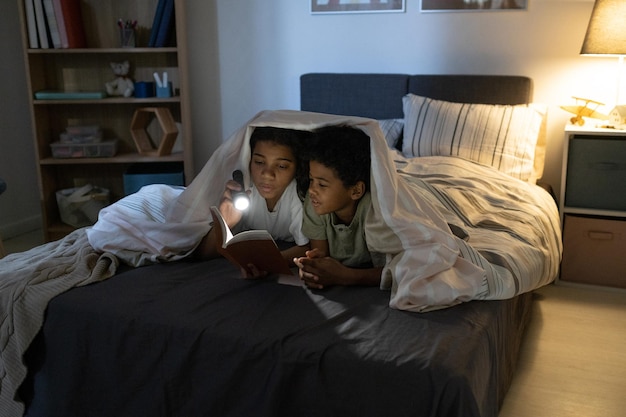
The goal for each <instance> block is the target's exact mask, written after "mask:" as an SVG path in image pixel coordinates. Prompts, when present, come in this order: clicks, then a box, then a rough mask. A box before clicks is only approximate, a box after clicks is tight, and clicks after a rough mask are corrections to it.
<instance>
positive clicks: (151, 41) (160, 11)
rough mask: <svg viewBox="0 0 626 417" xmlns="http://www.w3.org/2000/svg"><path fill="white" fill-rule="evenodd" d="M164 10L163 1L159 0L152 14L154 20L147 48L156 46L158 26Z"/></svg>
mask: <svg viewBox="0 0 626 417" xmlns="http://www.w3.org/2000/svg"><path fill="white" fill-rule="evenodd" d="M164 8H165V0H159V2H158V3H157V7H156V11H155V12H154V19H152V29H150V39H149V40H148V46H149V47H153V46H156V38H157V33H158V32H159V24H160V23H161V18H162V17H163V9H164Z"/></svg>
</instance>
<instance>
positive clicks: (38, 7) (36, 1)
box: [33, 0, 50, 49]
mask: <svg viewBox="0 0 626 417" xmlns="http://www.w3.org/2000/svg"><path fill="white" fill-rule="evenodd" d="M33 7H34V9H35V20H36V22H37V36H38V38H39V47H40V48H43V49H47V48H50V42H49V39H48V28H47V23H46V13H45V12H44V10H43V3H42V0H33Z"/></svg>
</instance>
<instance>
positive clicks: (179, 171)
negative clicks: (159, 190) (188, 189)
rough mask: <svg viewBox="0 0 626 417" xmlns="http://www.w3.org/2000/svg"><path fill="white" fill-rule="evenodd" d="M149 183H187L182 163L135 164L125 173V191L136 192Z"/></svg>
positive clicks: (127, 192)
mask: <svg viewBox="0 0 626 417" xmlns="http://www.w3.org/2000/svg"><path fill="white" fill-rule="evenodd" d="M149 184H167V185H185V177H184V174H183V166H182V164H181V163H156V164H135V165H132V166H130V167H129V168H128V170H127V171H126V173H125V174H124V193H125V194H126V195H129V194H133V193H136V192H137V191H139V189H140V188H141V187H143V186H144V185H149Z"/></svg>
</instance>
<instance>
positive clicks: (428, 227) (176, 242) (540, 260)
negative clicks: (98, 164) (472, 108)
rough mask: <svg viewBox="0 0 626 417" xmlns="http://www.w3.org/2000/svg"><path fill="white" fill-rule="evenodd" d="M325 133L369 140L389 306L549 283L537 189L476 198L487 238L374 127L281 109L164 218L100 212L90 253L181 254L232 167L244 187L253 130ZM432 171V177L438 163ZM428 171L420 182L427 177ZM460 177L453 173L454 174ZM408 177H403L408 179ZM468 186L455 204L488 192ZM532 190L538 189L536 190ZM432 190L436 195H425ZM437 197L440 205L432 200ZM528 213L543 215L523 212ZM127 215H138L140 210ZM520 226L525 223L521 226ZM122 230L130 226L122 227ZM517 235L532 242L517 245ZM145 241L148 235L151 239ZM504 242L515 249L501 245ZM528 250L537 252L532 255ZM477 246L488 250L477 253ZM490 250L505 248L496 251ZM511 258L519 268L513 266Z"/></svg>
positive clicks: (231, 145)
mask: <svg viewBox="0 0 626 417" xmlns="http://www.w3.org/2000/svg"><path fill="white" fill-rule="evenodd" d="M328 125H350V126H353V127H356V128H358V129H361V130H363V131H364V132H365V133H366V134H367V135H368V136H369V137H370V138H371V149H372V151H371V154H372V175H371V177H372V178H371V185H372V190H371V191H372V210H371V211H370V216H369V218H368V220H367V224H366V236H367V239H368V245H369V246H370V248H371V249H372V250H373V251H377V252H382V253H385V254H387V264H386V266H385V268H384V270H383V274H382V281H381V287H382V288H388V289H391V298H390V305H391V306H392V307H394V308H398V309H404V310H411V311H426V310H430V309H434V308H442V307H447V306H451V305H454V304H457V303H460V302H463V301H469V300H474V299H502V298H509V297H513V296H514V295H516V294H519V293H521V292H526V291H530V290H532V289H534V288H537V287H539V286H541V285H545V284H546V283H548V282H550V281H551V280H553V279H554V277H555V276H556V272H557V268H558V262H559V260H560V234H559V233H560V232H559V228H558V213H557V211H556V207H555V205H554V203H553V202H551V201H549V200H548V198H549V197H548V194H547V193H545V192H544V191H542V190H540V191H538V193H539V194H538V195H539V196H534V191H529V190H531V187H535V186H531V185H529V184H527V183H523V182H521V181H514V182H513V184H514V186H515V187H517V188H518V191H515V192H516V193H518V195H524V196H528V201H526V202H525V203H524V204H522V205H520V206H518V205H516V204H517V203H516V202H515V201H514V200H515V199H510V200H507V201H504V202H503V203H502V204H499V205H498V204H496V205H493V204H491V202H492V201H496V200H500V199H502V198H503V197H502V196H493V198H492V199H490V198H485V199H484V202H487V203H489V204H485V205H484V206H483V207H482V208H480V210H487V211H488V212H489V214H490V216H488V217H490V219H491V220H492V221H493V222H495V223H499V224H501V226H502V227H501V230H499V231H496V232H497V233H500V234H499V235H493V234H490V233H489V232H482V231H481V230H482V229H481V228H482V227H483V226H484V225H487V224H488V223H489V222H482V223H481V221H478V222H477V223H476V224H473V223H472V222H471V221H468V220H467V217H471V216H470V215H469V214H466V216H465V217H463V216H461V217H458V213H456V211H455V209H454V208H453V207H454V203H451V204H449V205H446V204H443V203H442V199H443V201H445V200H446V199H451V200H453V199H454V198H456V197H455V195H454V193H451V194H450V195H448V196H445V191H446V190H447V188H448V187H447V186H446V185H444V186H442V187H439V188H437V187H436V186H431V185H429V183H428V182H427V181H424V180H422V179H419V178H418V177H419V175H421V174H422V173H423V172H421V171H420V168H416V167H418V166H419V165H414V164H413V163H409V162H407V161H403V166H404V168H403V170H404V171H406V173H405V174H402V175H401V174H400V173H398V172H397V167H396V164H395V162H394V159H393V158H394V157H395V155H394V153H392V152H391V151H390V150H389V149H388V147H387V144H386V141H385V139H384V136H383V134H382V132H381V130H380V127H379V125H378V123H377V122H376V121H375V120H371V119H365V118H359V117H348V116H334V115H325V114H318V113H309V112H299V111H290V110H282V111H265V112H261V113H259V114H258V115H256V116H255V117H254V118H253V119H252V120H250V121H249V122H248V123H246V125H244V126H243V127H242V128H241V129H239V130H238V131H237V132H235V133H234V134H233V135H232V136H231V137H230V138H229V139H228V140H227V141H226V142H225V143H224V144H223V145H222V146H221V147H220V148H219V149H218V150H217V151H216V152H215V153H214V154H213V155H212V157H211V158H210V159H209V161H208V162H207V164H206V165H205V166H204V168H203V169H202V171H201V172H200V173H199V174H198V176H197V177H196V178H195V179H194V180H193V182H192V183H191V184H190V185H189V187H187V188H186V189H185V190H184V191H183V192H182V193H180V194H179V195H176V196H170V197H171V198H172V200H171V202H168V201H166V200H163V202H162V204H160V205H159V207H160V209H159V210H164V212H162V213H159V215H158V216H155V215H154V213H147V214H141V215H139V218H140V219H141V220H142V221H140V222H138V221H136V216H137V213H133V212H132V211H128V210H117V207H115V206H116V204H114V205H113V206H111V208H110V209H109V210H106V211H104V210H103V212H104V213H115V214H116V215H115V216H113V215H111V216H105V215H103V214H102V213H101V216H100V218H99V220H98V223H96V225H95V226H94V227H93V229H92V230H91V231H89V232H88V236H89V241H90V243H91V245H93V246H94V247H95V248H97V249H98V248H102V249H104V248H106V250H108V251H111V252H113V253H116V255H118V256H120V255H124V254H126V255H127V256H121V257H122V259H124V260H125V261H127V262H129V263H131V264H132V263H138V262H139V263H140V264H142V263H143V262H153V261H163V260H174V259H179V258H181V257H184V256H187V255H188V254H189V253H190V251H191V250H193V247H194V245H197V243H198V242H199V237H201V236H202V235H203V234H204V233H206V231H208V230H209V227H210V226H209V223H208V222H209V220H208V219H210V212H209V209H210V206H211V205H215V204H217V203H218V202H219V199H220V196H221V195H222V193H223V187H224V183H225V182H226V180H227V179H229V178H230V176H231V173H232V171H233V170H234V169H241V170H242V171H243V172H244V181H245V183H246V184H248V182H249V172H248V162H249V160H250V149H249V146H248V144H249V137H250V134H251V132H252V130H253V129H254V128H255V127H257V126H274V127H282V128H291V129H301V130H314V129H317V128H319V127H322V126H328ZM472 165H473V164H472ZM431 168H432V169H433V170H435V172H436V170H437V164H435V165H434V166H431ZM481 168H482V167H481ZM488 171H489V170H487V171H486V172H488ZM428 172H430V171H428ZM428 172H426V173H425V174H426V175H428ZM486 172H482V171H481V172H479V173H477V174H475V176H476V177H478V179H480V178H481V176H482V175H487V174H486ZM462 173H463V171H462V170H458V171H456V172H455V174H454V176H456V175H458V174H462ZM492 174H493V177H494V178H495V177H498V175H497V174H498V173H497V172H495V171H494V172H492V173H490V174H489V175H492ZM407 177H411V178H412V179H411V180H407ZM465 181H466V182H467V181H468V180H465ZM494 181H495V179H494ZM512 186H513V185H510V184H509V185H503V186H502V187H504V188H505V189H506V188H507V187H512ZM459 187H460V185H459ZM473 187H474V186H473V185H472V184H471V183H469V182H468V183H467V184H466V187H465V190H464V191H462V192H459V193H457V194H458V195H460V196H463V203H462V204H465V203H467V202H468V201H470V200H472V193H474V194H475V196H476V197H477V198H478V197H480V194H481V193H490V192H492V191H489V190H487V189H478V188H476V191H472V189H473ZM535 189H537V190H539V188H538V187H535ZM433 190H439V191H438V192H434V193H433V192H432V191H433ZM541 193H543V194H541ZM437 195H444V197H442V199H440V198H438V197H437ZM483 197H487V196H483ZM536 205H537V206H542V207H541V208H540V209H537V210H533V211H528V210H531V208H532V207H535V206H536ZM136 207H138V208H139V209H140V210H143V205H141V204H138V205H136ZM159 210H157V211H159ZM477 210H479V209H478V208H477ZM507 210H508V211H507ZM517 210H525V211H526V212H532V213H534V215H537V216H540V217H541V219H540V220H537V221H536V223H537V224H538V225H539V226H538V227H535V228H529V227H528V221H529V220H528V219H520V218H517V219H516V218H515V216H512V217H509V216H508V214H507V213H511V212H515V211H517ZM520 220H523V221H524V222H525V223H520ZM129 224H131V225H132V226H133V227H132V228H129V227H126V225H129ZM449 224H453V225H456V226H460V227H461V228H464V229H467V231H468V233H469V234H470V236H469V240H468V241H467V242H465V241H464V240H462V239H460V238H459V237H457V236H455V235H454V234H453V233H452V232H451V230H450V226H449ZM481 224H483V226H481ZM490 228H491V227H487V228H486V229H485V230H488V229H490ZM105 231H112V232H113V233H115V234H116V235H117V239H116V241H115V242H116V243H115V244H116V245H117V246H118V248H117V249H119V250H118V251H117V252H116V248H113V247H111V240H110V239H108V237H107V235H106V234H104V232H105ZM526 233H532V234H533V236H528V237H526V236H524V234H526ZM537 234H539V235H537ZM145 236H150V239H146V238H145ZM189 236H191V238H189ZM485 236H488V237H485ZM493 236H502V242H503V243H501V244H500V243H499V242H500V240H499V238H498V237H495V238H494V237H493ZM511 236H513V237H514V239H511ZM516 236H517V237H516ZM511 240H517V241H519V242H521V243H519V244H516V245H513V246H510V247H507V246H506V245H507V244H508V242H509V241H511ZM159 241H160V242H168V244H167V245H161V246H159V247H158V250H155V245H154V242H159ZM484 241H485V242H487V243H485V242H484ZM505 241H506V242H507V243H506V244H505V243H504V242H505ZM494 242H495V243H494ZM537 244H541V245H542V247H544V248H545V249H544V250H540V251H537V250H534V246H535V245H537ZM483 245H488V247H486V248H483ZM491 246H496V247H498V246H499V247H500V248H504V249H503V250H501V251H499V252H495V251H493V250H491V249H492V248H491ZM129 248H130V249H131V250H130V251H129ZM483 249H485V250H483ZM496 249H497V248H496ZM507 251H508V252H507ZM517 258H520V259H523V261H521V262H520V261H517V260H516V259H517Z"/></svg>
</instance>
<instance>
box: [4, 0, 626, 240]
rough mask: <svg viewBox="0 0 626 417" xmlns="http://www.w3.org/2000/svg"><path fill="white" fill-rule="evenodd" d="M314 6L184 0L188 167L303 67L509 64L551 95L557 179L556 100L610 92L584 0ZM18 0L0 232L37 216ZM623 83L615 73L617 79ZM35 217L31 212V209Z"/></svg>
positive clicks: (287, 95)
mask: <svg viewBox="0 0 626 417" xmlns="http://www.w3.org/2000/svg"><path fill="white" fill-rule="evenodd" d="M419 1H420V0H406V12H405V13H378V14H338V15H311V14H310V13H309V0H297V1H294V0H272V1H271V2H270V1H266V2H259V1H254V0H212V1H205V0H187V1H186V5H187V6H186V9H187V22H188V26H187V31H188V34H189V52H190V57H189V60H190V62H189V68H190V81H191V82H190V84H191V85H192V86H193V90H192V91H191V102H192V106H191V107H192V120H193V125H192V126H191V128H192V130H193V136H194V138H195V139H194V160H195V170H196V172H198V171H199V170H200V169H201V168H202V166H203V164H204V162H205V161H206V160H207V159H208V158H209V157H210V155H211V153H212V152H213V150H215V148H216V147H217V146H219V144H220V143H221V142H222V140H224V139H225V138H227V137H228V136H229V135H230V134H231V133H232V132H233V131H235V130H236V129H237V128H239V127H240V126H241V125H242V124H243V123H245V122H246V121H247V120H248V119H250V118H251V117H253V116H254V114H256V113H257V112H258V111H260V110H264V109H279V108H280V109H285V108H287V109H298V108H299V80H298V78H299V76H300V75H301V74H303V73H306V72H319V71H328V72H348V71H351V72H397V73H457V74H480V73H490V74H516V75H526V76H529V77H531V78H532V79H533V80H534V83H535V84H534V88H535V100H536V101H539V102H544V103H547V104H549V106H550V113H549V126H548V141H549V143H548V155H547V162H546V171H545V175H544V179H545V180H547V181H548V182H549V183H550V184H552V186H553V187H554V188H555V190H556V191H557V192H558V190H559V181H560V171H561V146H562V140H563V133H562V128H563V126H564V125H565V124H566V123H567V119H568V118H569V115H568V114H567V113H566V112H564V111H562V110H560V109H559V107H558V106H559V105H561V104H572V101H573V100H572V99H571V96H572V95H577V96H582V97H589V98H593V99H596V100H600V101H604V102H606V103H607V107H608V108H609V109H610V108H611V107H612V105H613V104H614V98H615V94H614V91H613V87H614V86H615V82H616V69H617V61H616V60H613V59H609V58H591V57H581V56H580V55H579V51H580V47H581V45H582V40H583V37H584V33H585V29H586V26H587V22H588V19H589V16H590V13H591V9H592V6H593V1H592V0H528V2H529V6H528V10H526V11H488V12H465V13H462V12H448V13H420V12H419ZM16 17H17V2H16V1H8V2H0V26H1V27H2V29H0V30H1V31H2V32H1V33H0V34H2V39H3V42H2V44H1V46H0V48H2V54H3V62H2V64H0V78H1V79H4V80H7V79H9V80H11V82H10V83H2V87H0V88H1V90H0V91H1V92H2V97H3V100H1V101H0V126H2V129H3V130H2V133H1V134H0V176H3V177H4V178H5V179H7V180H8V182H9V186H10V187H11V188H10V190H19V193H16V192H15V191H12V194H9V191H7V192H6V193H5V194H4V195H3V196H1V197H0V234H4V235H5V237H6V235H7V234H9V233H13V231H14V230H16V228H17V229H20V228H22V229H23V228H24V227H32V226H28V225H29V224H30V225H32V224H35V225H36V224H37V221H36V220H37V218H38V216H40V211H39V203H38V192H37V183H36V176H35V164H34V156H33V148H32V143H31V142H32V141H31V139H30V135H31V134H30V128H29V127H28V124H29V123H30V119H29V114H28V108H27V102H26V82H25V79H24V75H23V72H24V66H23V61H22V56H21V50H20V48H21V39H20V34H19V26H18V20H17V18H16ZM625 84H626V83H622V85H625ZM33 220H34V221H33Z"/></svg>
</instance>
